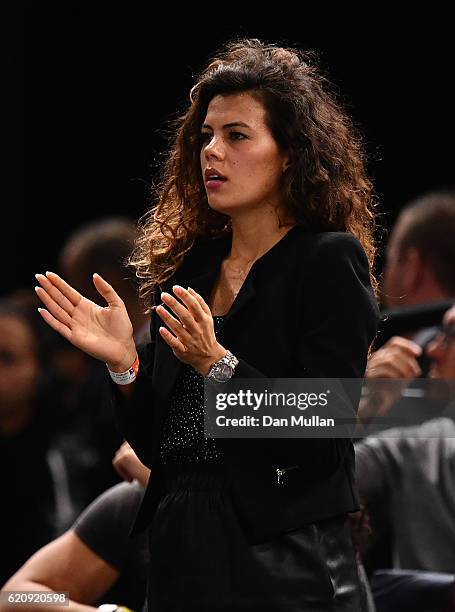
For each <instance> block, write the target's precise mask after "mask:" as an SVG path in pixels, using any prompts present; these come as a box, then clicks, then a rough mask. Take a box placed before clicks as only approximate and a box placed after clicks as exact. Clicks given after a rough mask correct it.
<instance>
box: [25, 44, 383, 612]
mask: <svg viewBox="0 0 455 612" xmlns="http://www.w3.org/2000/svg"><path fill="white" fill-rule="evenodd" d="M371 192H372V187H371V183H370V181H369V180H368V178H367V177H366V174H365V168H364V155H363V152H362V146H361V141H360V138H359V137H358V135H357V134H356V132H355V130H354V128H353V126H352V124H351V122H350V121H349V119H348V117H347V116H346V114H345V112H344V111H343V108H342V106H341V104H340V103H339V102H338V101H337V99H336V97H335V95H334V94H333V93H331V91H330V87H329V84H328V83H327V82H326V80H325V79H324V78H323V77H322V76H321V75H320V73H319V72H318V70H317V68H316V67H315V66H314V65H313V64H312V62H311V59H310V57H309V56H308V57H307V56H306V55H305V54H304V53H302V52H300V51H297V50H294V49H285V48H281V47H277V46H275V45H269V44H264V43H262V42H261V41H258V40H255V39H253V40H241V41H236V42H233V43H230V44H228V45H227V46H226V47H225V48H224V49H223V50H222V52H221V53H220V54H219V55H218V56H217V57H216V58H215V59H213V61H211V62H210V63H209V65H208V66H207V68H206V69H205V70H204V71H203V72H202V74H201V75H200V77H199V78H198V80H197V82H196V84H195V85H194V87H193V88H192V90H191V95H190V104H189V106H188V108H187V109H186V111H185V112H184V113H183V115H182V116H181V118H180V119H179V120H178V121H177V122H176V126H175V132H174V139H173V141H172V144H171V148H170V151H169V154H168V156H167V158H166V161H165V164H164V168H163V172H162V175H161V181H160V183H159V184H158V185H157V187H156V192H155V201H154V205H153V207H152V209H151V210H150V212H149V213H148V214H147V215H146V216H145V218H144V219H143V220H142V224H141V229H140V235H139V237H138V240H137V245H136V249H135V251H134V252H133V254H132V255H131V258H130V262H129V263H130V264H131V265H132V266H134V267H135V269H136V274H137V276H138V278H139V279H140V281H141V293H142V297H143V298H144V299H145V300H146V303H147V305H148V308H149V311H150V313H151V332H152V342H151V343H150V344H148V345H147V346H146V347H145V348H144V349H143V350H140V351H139V356H138V355H137V351H136V347H135V345H134V342H133V336H132V328H131V324H130V322H129V318H128V315H127V312H126V309H125V307H124V305H123V303H122V301H121V300H120V299H119V297H118V296H117V294H116V293H115V291H114V289H113V288H112V287H111V286H110V285H109V284H108V283H106V282H105V281H104V280H103V279H102V278H101V277H100V276H99V275H97V274H95V275H94V278H93V280H94V284H95V286H96V288H97V289H98V291H99V292H100V294H101V295H102V296H103V297H104V298H105V299H106V302H107V306H106V307H105V308H99V307H98V306H96V305H95V304H94V303H92V302H89V301H88V300H87V299H85V298H84V297H83V296H81V295H80V294H79V293H77V292H76V291H75V290H74V289H73V288H71V287H70V286H69V285H68V284H67V283H65V281H64V280H63V279H61V278H60V277H58V276H57V275H55V274H53V273H47V274H46V275H45V276H44V275H37V278H38V281H39V283H40V285H41V287H40V288H38V289H37V292H38V295H39V296H40V298H41V300H42V302H43V303H44V305H45V306H46V309H41V310H40V312H41V314H42V316H43V318H44V319H45V320H46V321H47V322H48V323H49V325H50V326H51V327H53V328H54V329H55V330H57V331H58V332H60V333H61V334H62V335H63V336H64V337H65V338H67V339H68V340H69V341H71V342H72V343H73V344H75V345H76V346H78V347H79V348H81V349H82V350H84V351H86V352H88V353H89V354H91V355H93V356H95V357H97V358H98V359H101V360H103V361H105V362H106V363H107V366H108V368H109V370H110V373H111V378H113V380H114V381H115V383H117V384H114V382H113V383H112V387H113V398H114V405H115V409H116V414H117V417H118V419H119V421H120V423H121V425H122V427H123V431H124V434H125V437H126V439H127V440H128V441H129V443H130V444H131V446H132V447H133V449H134V450H135V451H136V453H137V454H138V456H139V458H140V459H141V460H142V461H143V463H145V464H146V465H147V466H149V467H150V468H151V470H152V475H151V478H150V481H149V487H148V490H147V493H146V495H145V499H144V502H143V504H142V507H141V510H140V512H139V514H138V516H137V518H136V521H135V527H134V529H135V530H137V529H141V528H144V526H146V525H148V526H149V545H150V552H151V564H150V567H149V587H148V605H149V609H150V610H153V611H154V612H157V611H164V610H172V611H177V610H198V611H199V612H200V611H202V610H210V611H221V610H226V611H228V610H229V611H230V612H234V611H240V610H249V611H250V610H260V611H261V612H266V611H269V610H270V611H274V612H275V611H276V612H278V611H285V610H286V611H288V610H289V611H290V610H292V611H295V610H308V611H313V610H327V611H329V610H331V611H332V610H333V611H334V610H337V611H338V612H342V611H354V610H355V611H359V610H361V609H362V605H363V604H362V603H361V596H360V587H359V580H358V574H357V569H356V563H355V553H354V549H353V545H352V540H351V534H350V528H349V513H351V512H355V511H356V510H358V508H359V505H358V499H357V495H356V492H355V486H354V479H353V473H354V455H353V447H352V443H351V440H350V439H349V438H341V439H340V438H338V439H333V438H329V439H328V438H326V439H323V438H316V437H314V438H306V439H296V438H293V439H270V438H269V439H254V440H253V439H245V438H243V439H240V438H237V439H235V438H231V439H227V438H226V439H224V438H223V439H222V438H216V439H214V438H206V437H204V429H203V412H204V381H216V383H218V384H220V385H222V384H223V383H225V382H226V381H227V380H229V379H231V378H238V379H257V378H262V379H268V378H361V377H362V376H363V374H364V370H365V366H366V360H367V353H368V350H369V346H370V344H371V342H372V340H373V337H374V335H375V332H376V323H377V306H376V302H375V299H374V292H373V289H372V284H373V285H374V277H373V275H372V266H373V259H374V251H375V249H374V244H373V239H372V232H373V222H374V219H373V211H372V195H371ZM245 382H247V381H245ZM290 467H292V469H289V468H290Z"/></svg>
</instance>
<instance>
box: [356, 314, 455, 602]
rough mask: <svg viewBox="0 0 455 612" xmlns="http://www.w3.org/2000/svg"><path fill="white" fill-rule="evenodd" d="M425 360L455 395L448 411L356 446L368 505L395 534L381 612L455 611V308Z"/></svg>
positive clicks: (381, 582)
mask: <svg viewBox="0 0 455 612" xmlns="http://www.w3.org/2000/svg"><path fill="white" fill-rule="evenodd" d="M426 352H427V354H428V357H429V359H430V360H431V365H430V370H429V375H430V377H434V378H437V379H445V380H446V381H447V383H448V388H449V389H450V390H451V391H452V394H451V396H449V400H448V403H447V405H446V406H445V407H444V410H443V411H442V412H441V413H440V414H435V415H434V418H432V419H430V420H427V421H425V422H424V423H422V424H419V425H415V426H410V427H395V428H393V429H386V430H384V431H381V432H379V433H378V434H377V435H374V436H370V437H367V438H365V439H364V440H363V441H361V442H357V443H356V444H355V452H356V480H357V485H358V487H359V492H360V495H361V498H362V500H363V502H364V503H365V504H366V506H367V509H368V511H369V512H372V513H373V515H377V514H378V513H381V514H386V517H387V520H388V522H389V524H390V526H391V538H392V555H391V559H390V564H386V565H382V567H381V568H375V569H376V570H378V569H379V571H375V572H374V573H373V576H372V588H373V594H374V597H375V601H376V606H377V608H378V612H382V611H383V612H394V611H395V610H400V611H402V612H405V611H407V610H412V611H413V612H415V611H420V610H423V611H426V610H428V609H435V610H441V611H443V612H445V611H446V610H449V602H451V603H452V605H453V606H454V607H453V608H450V609H455V394H454V393H453V390H454V388H455V306H453V307H452V308H450V309H449V310H448V311H447V312H446V313H445V315H444V317H443V321H442V326H441V328H440V330H439V331H438V333H437V334H436V336H435V338H434V339H433V340H432V341H431V342H430V343H429V344H428V346H427V348H426ZM383 568H392V570H393V571H389V570H388V569H387V570H386V571H384V570H383ZM409 570H411V571H409ZM452 598H453V599H452ZM436 602H439V606H440V607H434V608H432V607H431V604H432V605H434V606H436ZM428 606H430V607H428Z"/></svg>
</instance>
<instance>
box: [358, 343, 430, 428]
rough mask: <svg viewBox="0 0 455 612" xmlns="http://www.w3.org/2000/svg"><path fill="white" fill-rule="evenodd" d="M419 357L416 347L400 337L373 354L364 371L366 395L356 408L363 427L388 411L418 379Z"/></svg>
mask: <svg viewBox="0 0 455 612" xmlns="http://www.w3.org/2000/svg"><path fill="white" fill-rule="evenodd" d="M421 354H422V348H421V347H420V346H419V345H418V344H416V343H415V342H412V340H408V339H407V338H402V337H401V336H394V337H393V338H391V339H390V340H389V341H388V342H386V343H385V344H384V345H383V346H382V347H381V348H379V349H378V350H377V351H375V352H374V353H372V355H371V357H370V358H369V359H368V363H367V368H366V371H365V379H366V380H365V383H366V388H367V390H368V395H367V396H366V397H364V398H362V399H361V401H360V405H359V420H360V422H361V423H364V424H366V423H368V422H369V421H370V420H371V419H372V418H374V417H376V416H385V415H386V414H387V413H388V412H389V411H390V409H391V408H392V406H393V404H394V403H395V402H396V401H397V400H398V399H399V398H400V397H401V394H402V393H403V390H404V389H405V388H406V387H407V385H408V384H409V382H410V381H411V380H413V379H414V378H417V377H418V376H420V374H421V368H420V366H419V364H418V361H417V358H418V357H419V356H420V355H421ZM384 379H387V380H384Z"/></svg>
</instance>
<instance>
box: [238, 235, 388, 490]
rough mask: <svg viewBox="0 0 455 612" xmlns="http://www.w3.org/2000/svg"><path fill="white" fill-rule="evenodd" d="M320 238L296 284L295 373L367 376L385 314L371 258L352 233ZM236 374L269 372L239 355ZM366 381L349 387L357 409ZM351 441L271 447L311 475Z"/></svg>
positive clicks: (324, 471) (326, 468) (334, 464)
mask: <svg viewBox="0 0 455 612" xmlns="http://www.w3.org/2000/svg"><path fill="white" fill-rule="evenodd" d="M320 237H321V239H320V241H319V243H317V244H316V245H315V246H314V248H313V249H312V252H311V254H310V257H309V258H308V260H307V262H306V264H305V268H306V271H305V273H304V274H302V275H301V276H300V279H301V286H300V287H298V286H297V287H296V292H298V296H299V299H300V303H301V304H302V309H301V320H300V321H298V322H295V325H296V334H297V338H298V340H297V343H296V348H295V355H294V361H295V377H296V378H299V377H302V378H337V379H340V378H341V379H343V378H351V379H352V378H358V379H361V378H362V377H363V376H364V373H365V368H366V363H367V355H368V349H369V346H370V344H371V342H372V341H373V339H374V336H375V334H376V329H377V323H378V318H379V311H378V307H377V303H376V300H375V298H374V294H373V291H372V288H371V284H370V275H369V263H368V259H367V257H366V254H365V252H364V250H363V248H362V247H361V245H360V243H359V241H358V240H357V239H356V238H355V237H354V236H353V235H352V234H348V233H341V232H340V233H338V232H337V233H332V232H328V233H326V234H320ZM237 357H238V356H237ZM235 376H239V377H242V378H243V377H251V378H261V377H263V376H265V375H264V374H263V373H261V372H259V371H258V370H257V369H256V368H254V367H253V366H251V365H249V364H248V363H246V362H245V361H244V360H242V359H241V358H240V357H239V364H238V366H237V368H236V372H235ZM360 384H361V381H360V380H359V384H358V389H356V390H355V391H354V393H353V389H352V386H351V385H350V386H349V388H346V391H347V394H348V397H349V401H350V403H351V405H352V409H353V411H356V410H357V407H358V401H359V398H360ZM350 446H351V440H350V439H348V438H346V439H344V438H341V439H340V438H337V439H335V438H331V439H322V438H305V439H304V438H286V439H274V440H273V442H272V444H271V446H270V452H271V454H273V455H274V456H275V458H276V459H277V461H280V462H281V463H284V462H287V464H288V465H295V464H297V465H299V466H300V467H302V468H303V470H304V471H306V476H307V478H308V479H309V480H311V479H317V478H320V477H321V476H324V475H329V474H331V473H332V472H334V471H335V470H336V469H337V468H338V467H339V465H340V463H341V462H343V461H344V458H345V456H346V453H347V451H348V449H349V448H350Z"/></svg>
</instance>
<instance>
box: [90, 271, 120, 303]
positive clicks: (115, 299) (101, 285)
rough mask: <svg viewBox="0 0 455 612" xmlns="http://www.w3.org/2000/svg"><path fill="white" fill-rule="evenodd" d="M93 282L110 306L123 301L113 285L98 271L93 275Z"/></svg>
mask: <svg viewBox="0 0 455 612" xmlns="http://www.w3.org/2000/svg"><path fill="white" fill-rule="evenodd" d="M93 284H94V285H95V288H96V290H97V291H98V293H99V294H100V295H102V296H103V298H104V299H105V300H106V302H107V303H108V305H109V306H118V304H119V302H121V299H120V297H119V296H118V295H117V293H116V292H115V291H114V288H113V287H112V285H110V284H109V283H108V282H107V281H105V280H104V278H102V277H101V276H100V275H99V274H97V273H96V272H95V274H94V275H93Z"/></svg>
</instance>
